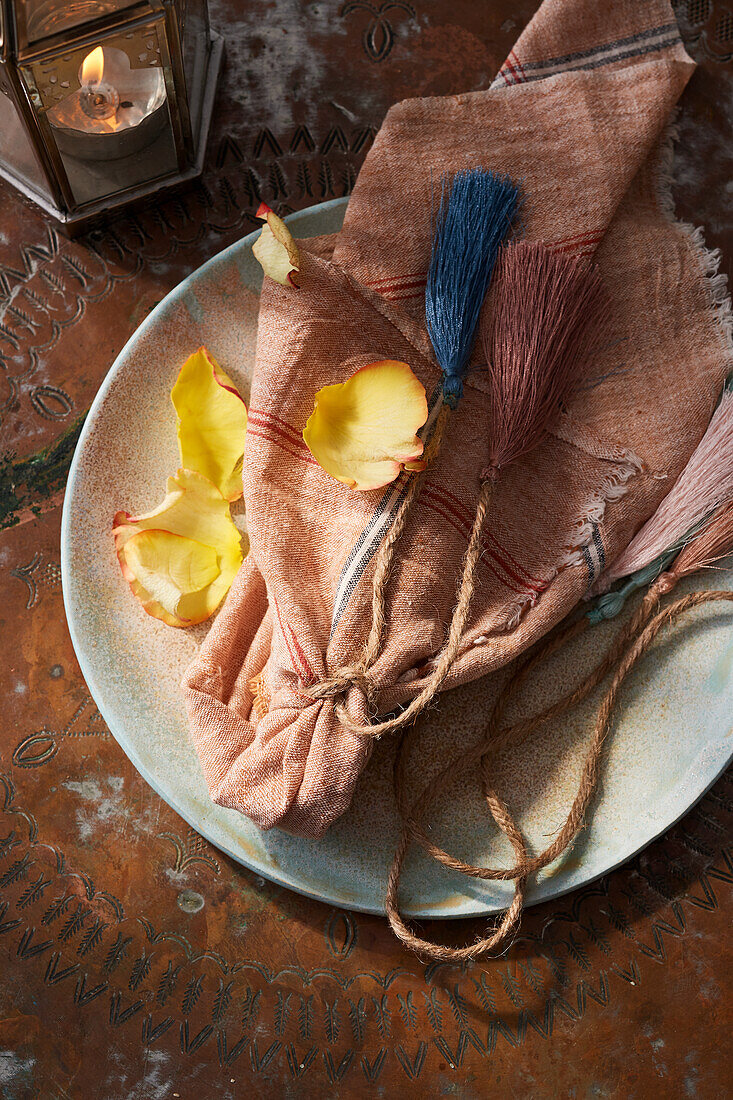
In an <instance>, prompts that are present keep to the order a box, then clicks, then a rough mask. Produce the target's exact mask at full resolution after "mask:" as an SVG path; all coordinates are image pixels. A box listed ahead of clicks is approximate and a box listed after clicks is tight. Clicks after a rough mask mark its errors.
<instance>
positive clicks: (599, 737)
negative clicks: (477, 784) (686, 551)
mask: <svg viewBox="0 0 733 1100" xmlns="http://www.w3.org/2000/svg"><path fill="white" fill-rule="evenodd" d="M660 582H661V583H659V584H658V586H656V588H655V590H653V591H650V592H649V593H648V594H647V597H646V598H645V600H644V601H643V602H642V605H641V606H640V608H639V609H638V610H637V612H636V614H635V615H634V616H633V617H632V619H631V620H630V623H629V625H628V626H627V628H626V629H625V630H623V631H622V632H621V637H620V638H619V639H617V641H616V643H615V644H614V646H613V647H612V651H611V652H613V653H616V654H617V653H618V649H619V647H620V646H621V645H622V644H623V643H625V644H626V648H625V651H624V652H622V654H621V655H620V658H617V660H618V665H617V667H616V671H615V673H614V675H613V679H612V681H611V684H610V686H609V689H608V691H607V693H606V695H605V696H604V698H603V700H602V702H601V705H600V708H599V711H598V714H597V717H596V723H595V727H594V731H593V736H592V739H591V744H590V747H589V750H588V753H587V755H586V758H585V761H584V765H583V770H582V774H581V780H580V784H579V788H578V791H577V794H576V796H575V799H574V800H573V804H572V806H571V809H570V812H569V814H568V816H567V818H566V820H565V823H564V824H563V826H562V828H561V829H560V831H559V832H558V833H557V835H556V836H555V838H554V839H553V840H552V842H551V843H550V844H549V845H548V846H547V847H546V848H545V849H544V851H543V852H541V853H540V854H539V855H536V856H531V857H530V856H529V855H528V854H527V850H526V845H525V843H524V840H523V838H522V836H521V832H520V830H519V829H518V827H517V825H516V823H515V822H514V820H513V818H512V816H511V813H510V811H509V809H508V807H507V806H506V804H505V803H504V801H503V800H502V799H501V797H500V796H499V794H498V793H497V792H496V791H495V790H493V789H492V786H491V778H490V768H489V763H488V759H487V748H488V746H489V744H491V745H492V747H496V745H497V744H499V743H500V739H499V738H498V737H496V738H494V739H493V740H492V738H491V733H492V730H491V729H489V731H488V737H487V738H484V739H482V741H481V742H479V743H478V744H477V745H475V746H473V748H472V749H470V750H469V751H468V753H467V754H465V756H464V757H463V758H462V759H461V761H460V763H461V766H464V765H465V764H466V760H467V759H468V761H469V762H476V761H477V760H479V759H481V760H482V780H483V787H484V797H485V799H486V801H487V804H488V806H489V809H490V812H491V814H492V816H493V817H494V819H495V820H496V822H497V824H498V825H499V827H500V828H501V830H502V832H504V833H505V835H506V836H507V837H508V838H509V840H510V841H511V844H512V848H513V851H514V855H515V860H516V862H515V864H514V866H513V867H509V868H488V867H480V866H474V865H472V864H469V863H466V862H464V861H463V860H460V859H457V858H455V857H453V856H451V855H450V854H449V853H447V852H445V851H444V850H443V849H441V848H438V847H437V846H436V845H434V844H432V842H430V841H429V840H428V838H427V837H426V836H425V834H424V831H423V830H422V828H421V826H420V825H419V817H418V811H417V806H418V804H419V816H422V815H424V813H425V812H426V810H427V809H428V807H429V805H430V803H431V801H432V800H433V798H434V797H435V795H437V793H438V792H439V791H440V790H442V789H444V785H443V784H442V783H441V780H444V779H445V778H446V773H447V771H448V769H444V770H443V771H442V772H441V773H440V775H439V776H438V777H436V779H434V780H433V781H432V782H431V783H430V784H428V786H427V787H426V788H425V790H424V791H423V792H422V794H421V795H420V796H419V798H418V799H416V800H415V801H414V802H413V804H412V809H410V810H408V809H407V803H406V794H405V788H406V778H407V770H408V767H407V762H406V761H407V751H406V750H407V743H408V741H409V738H408V737H405V738H403V741H402V743H401V745H400V747H399V750H398V753H397V759H396V761H395V795H396V800H397V805H398V808H399V810H400V815H401V817H402V821H403V828H402V835H401V837H400V842H399V845H398V848H397V851H396V853H395V856H394V860H393V864H392V869H391V871H390V876H389V880H388V887H387V899H386V911H387V917H388V919H389V922H390V925H391V927H392V929H393V931H394V932H395V934H396V935H397V936H398V938H399V939H400V940H401V941H402V942H403V943H404V944H405V945H406V946H408V947H410V948H411V949H412V950H414V951H417V952H418V953H420V954H423V955H427V956H429V957H430V958H433V959H436V960H439V961H455V962H461V961H466V960H470V959H475V958H478V957H479V956H480V955H483V954H485V953H487V952H489V951H492V950H494V949H496V948H497V947H499V946H500V945H501V944H502V943H503V942H505V940H506V938H507V937H508V936H509V934H510V933H511V931H512V929H513V928H515V927H516V924H517V921H518V920H519V917H520V915H521V909H522V903H523V892H524V884H525V881H526V879H527V876H528V875H530V874H535V873H536V872H537V871H539V870H540V869H541V868H543V867H546V866H547V865H548V864H549V863H552V862H554V860H556V859H557V858H558V857H559V856H560V855H561V854H562V853H563V852H564V851H565V850H566V849H567V848H568V847H569V846H570V844H572V842H573V841H574V839H575V837H576V836H577V834H578V832H579V830H580V829H581V827H582V825H583V822H584V819H585V815H586V812H587V810H588V807H589V805H590V802H591V800H592V798H593V796H594V794H595V792H596V789H597V786H598V780H599V775H600V768H601V763H602V757H603V747H604V742H605V739H606V736H607V734H608V730H609V727H610V724H611V717H612V713H613V708H614V705H615V703H616V700H617V698H618V694H619V691H620V689H621V687H622V685H623V683H624V681H625V680H626V678H627V676H628V675H629V673H630V672H631V670H632V669H633V668H634V666H635V665H636V664H637V662H638V661H639V660H640V659H641V658H642V657H643V655H644V654H645V653H646V652H647V650H648V649H649V647H650V646H651V645H652V643H653V642H654V640H655V638H656V637H657V635H658V634H659V632H660V630H662V629H663V628H664V627H665V626H667V625H668V624H670V623H671V622H673V621H674V620H675V619H676V618H677V617H678V616H680V615H683V614H684V613H685V612H687V611H689V610H691V609H692V608H694V607H699V606H700V605H702V604H706V603H712V602H721V601H727V602H733V592H732V591H713V592H693V593H691V594H690V595H688V596H684V597H683V598H682V599H679V600H677V601H675V602H674V603H671V604H669V605H668V606H666V607H665V608H663V609H662V610H661V611H658V612H657V613H656V614H653V617H652V613H653V609H654V607H655V606H656V605H658V602H659V597H660V595H661V594H663V593H664V592H666V591H668V590H669V587H670V586H671V584H672V583H673V580H671V579H670V577H669V576H667V575H665V576H664V579H662V578H660ZM645 620H649V621H646V624H645V625H644V623H645ZM573 626H574V627H575V632H578V633H579V632H580V629H582V628H580V627H578V624H573ZM633 629H635V630H636V631H637V634H636V636H635V637H632V630H633ZM571 632H572V628H568V629H567V630H565V631H561V632H560V635H559V636H557V637H555V638H554V639H553V640H552V641H551V642H549V643H548V644H547V646H545V647H542V650H541V651H539V653H535V654H533V655H532V656H531V657H530V658H529V659H528V660H527V661H526V662H525V663H524V664H523V666H522V668H521V670H519V672H518V676H519V678H520V679H524V676H525V675H526V674H527V672H528V671H529V667H534V666H535V665H536V663H537V661H538V659H540V658H541V657H542V656H545V657H546V656H548V655H549V652H554V650H555V649H557V648H559V646H560V645H561V644H562V641H561V639H562V638H563V637H564V640H565V641H567V640H568V635H569V634H570V633H571ZM609 656H610V654H609V655H607V657H606V658H604V660H603V661H602V662H601V664H600V665H599V666H598V667H597V668H596V669H594V670H593V673H591V676H590V677H588V678H587V680H586V681H584V683H583V684H582V685H580V687H579V688H577V689H576V690H575V691H574V692H573V693H570V694H569V695H568V696H566V697H564V698H563V700H560V702H561V703H562V704H563V705H564V706H565V709H567V706H568V705H572V704H567V700H568V699H575V701H578V700H579V699H580V698H584V697H585V696H586V695H587V694H588V693H589V689H587V685H588V683H589V682H590V681H592V680H593V679H595V680H596V684H597V683H598V682H599V681H598V679H597V677H598V674H599V669H600V668H602V667H607V666H608V658H609ZM515 679H516V677H513V678H512V680H511V681H510V682H509V684H507V685H505V687H504V689H503V692H502V696H506V698H505V699H504V703H506V701H508V697H509V695H510V694H513V693H514V690H515V687H514V683H515ZM510 685H511V687H510ZM508 689H509V690H508ZM590 690H592V689H590ZM502 696H500V699H501V697H502ZM499 701H500V700H497V703H499ZM554 706H557V704H555V705H554ZM552 709H553V708H547V710H546V711H544V712H542V714H541V715H537V716H535V718H533V719H530V720H528V721H527V722H526V723H524V724H523V725H522V724H518V725H517V726H514V727H510V728H509V729H507V730H504V731H502V738H501V743H503V741H504V740H506V739H507V735H511V734H512V732H513V731H516V730H518V729H524V735H525V736H526V735H527V733H528V731H529V730H530V729H534V728H536V726H537V725H539V724H541V722H544V721H547V718H548V715H549V713H550V712H551V711H552ZM502 713H503V706H497V705H496V704H495V707H494V711H493V712H492V718H491V720H490V726H491V722H493V721H494V720H495V718H496V715H497V714H498V715H501V714H502ZM450 768H451V769H452V770H451V774H455V768H456V763H455V762H454V763H453V764H452V765H451V766H450ZM413 840H418V841H419V843H420V844H421V846H422V847H423V848H424V849H425V850H426V851H427V852H428V853H429V854H430V855H432V856H433V857H434V858H436V859H438V860H439V861H440V862H441V863H442V864H443V865H444V866H446V867H449V868H450V869H451V870H454V871H459V872H461V873H463V874H466V875H469V876H471V877H473V878H477V879H484V880H486V879H494V880H502V881H509V880H514V882H515V894H514V897H513V899H512V902H511V905H510V906H509V908H508V909H507V910H506V912H505V914H504V916H503V919H502V921H501V923H500V924H499V925H498V927H497V928H496V929H494V930H493V931H492V933H491V934H490V935H489V936H487V937H485V938H483V939H480V940H478V941H477V942H475V943H473V944H470V945H468V946H466V947H461V948H454V947H447V946H444V945H441V944H435V943H431V942H430V941H427V940H424V939H421V938H420V937H418V936H416V935H415V934H414V933H413V932H412V931H411V929H410V928H409V927H408V925H407V924H406V923H405V921H404V920H403V918H402V916H401V915H400V913H399V907H398V900H397V899H398V890H399V883H400V877H401V873H402V868H403V864H404V860H405V856H406V854H407V851H408V850H409V847H410V844H411V842H412V841H413Z"/></svg>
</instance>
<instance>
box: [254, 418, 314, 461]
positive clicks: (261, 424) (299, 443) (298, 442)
mask: <svg viewBox="0 0 733 1100" xmlns="http://www.w3.org/2000/svg"><path fill="white" fill-rule="evenodd" d="M250 419H251V420H252V419H253V422H254V424H255V425H256V427H258V428H264V429H265V431H268V432H274V433H275V434H276V435H280V436H282V438H283V439H286V440H287V441H288V443H289V444H290V446H291V447H295V448H297V450H299V451H308V448H307V447H306V445H305V443H304V442H303V440H302V439H293V437H292V436H291V435H289V434H288V433H287V432H286V431H284V430H283V429H282V428H281V427H280V425H279V424H268V422H267V421H266V420H264V419H262V418H260V417H256V418H252V417H250ZM247 427H248V428H249V424H247ZM308 453H309V454H310V452H309V451H308Z"/></svg>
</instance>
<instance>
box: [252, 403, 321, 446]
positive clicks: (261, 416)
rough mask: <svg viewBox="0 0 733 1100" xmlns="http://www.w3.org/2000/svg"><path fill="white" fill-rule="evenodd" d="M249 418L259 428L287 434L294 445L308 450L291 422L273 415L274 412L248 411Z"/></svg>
mask: <svg viewBox="0 0 733 1100" xmlns="http://www.w3.org/2000/svg"><path fill="white" fill-rule="evenodd" d="M249 420H253V421H254V422H255V424H258V425H259V426H260V427H261V428H271V430H272V431H277V432H280V433H281V434H282V435H287V437H288V439H289V440H290V442H291V443H294V444H295V446H296V447H304V448H305V449H306V450H308V448H307V447H306V444H305V442H304V440H303V436H302V435H301V434H300V432H299V431H298V429H297V428H294V427H293V426H292V424H288V422H287V421H286V420H281V419H280V417H279V416H275V414H274V413H260V412H257V413H254V414H252V413H250V415H249ZM270 422H272V423H270Z"/></svg>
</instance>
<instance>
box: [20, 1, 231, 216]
mask: <svg viewBox="0 0 733 1100" xmlns="http://www.w3.org/2000/svg"><path fill="white" fill-rule="evenodd" d="M205 6H206V7H207V5H205ZM22 13H23V6H22V4H17V3H16V2H15V0H0V95H3V94H5V95H8V96H9V98H10V100H11V103H12V104H13V105H14V107H15V109H16V111H17V114H18V116H19V120H20V123H21V126H22V128H23V130H24V132H25V134H26V136H27V137H28V139H29V141H30V144H31V147H32V150H33V153H34V154H35V157H36V159H37V161H38V167H39V168H40V171H41V173H42V176H43V181H44V183H45V185H46V186H47V187H48V191H49V194H48V195H44V194H43V192H42V191H39V190H36V188H34V187H33V185H32V184H31V183H30V182H29V181H28V180H26V179H23V178H22V177H21V176H19V175H18V174H17V173H16V172H14V171H13V169H12V167H11V166H9V165H7V164H6V163H3V161H2V160H1V159H0V177H2V178H3V179H5V180H7V181H8V182H9V183H10V184H12V185H13V187H15V188H16V189H17V190H18V191H20V192H21V194H23V195H24V196H25V197H26V198H28V199H30V200H31V201H32V202H33V203H35V204H36V205H37V206H39V207H41V209H42V210H44V211H45V212H46V213H47V214H49V215H50V216H51V217H52V218H53V219H54V220H55V222H56V223H57V224H58V225H59V227H60V228H61V229H62V230H63V231H64V232H65V233H66V234H67V235H68V236H75V235H76V234H77V233H80V232H83V231H84V230H86V229H87V228H89V226H90V225H92V224H94V223H95V222H98V221H99V220H100V219H101V218H102V217H103V216H104V215H106V214H108V213H110V212H114V211H117V210H120V209H121V208H123V207H128V206H130V205H135V204H141V203H144V201H145V200H146V199H147V198H149V197H150V196H151V195H153V194H159V193H160V192H161V191H166V190H170V189H172V188H175V187H179V186H180V185H181V184H183V183H186V182H188V181H191V180H193V179H196V178H197V177H198V176H200V175H201V173H202V171H203V165H204V157H205V153H206V144H207V140H208V134H209V128H210V124H211V115H212V111H213V105H214V98H215V95H216V85H217V81H218V77H219V72H220V70H221V66H222V61H223V56H224V39H223V37H222V36H221V35H219V34H216V33H215V32H213V31H211V30H210V29H209V30H208V32H207V33H208V49H207V50H206V57H205V62H204V72H203V89H202V93H201V106H200V121H199V125H198V132H197V133H194V129H193V127H192V122H191V116H190V111H189V101H188V95H187V91H186V74H185V71H184V65H183V51H182V42H181V37H180V32H179V24H178V19H177V12H176V0H138V2H135V0H131V2H130V6H129V7H127V8H125V9H123V10H119V11H115V12H112V13H109V14H106V15H101V16H92V17H91V18H90V19H88V20H86V21H85V22H84V23H83V24H79V25H77V26H74V27H72V28H69V29H66V30H62V31H60V32H56V33H54V34H50V35H48V36H47V37H46V38H44V39H42V40H41V41H39V42H35V43H30V42H29V36H28V34H27V33H26V28H25V26H24V23H23V20H22V18H21V19H19V18H18V16H19V14H21V15H22ZM207 15H208V11H207ZM151 22H153V23H159V24H161V27H162V28H163V29H164V33H161V34H158V36H157V37H158V42H159V44H160V54H161V66H160V67H161V70H162V72H163V77H164V81H165V92H166V102H167V105H168V116H169V119H170V134H171V136H172V138H173V143H174V146H175V154H176V170H175V171H167V172H163V173H162V174H160V175H158V176H156V177H151V178H150V179H147V180H145V181H144V182H142V183H132V184H129V185H127V186H126V185H125V184H124V181H121V185H120V189H119V190H118V191H115V192H113V193H110V194H107V195H105V196H104V197H100V198H96V199H93V200H90V201H85V202H79V201H78V200H77V199H76V198H75V197H74V194H73V191H72V187H71V184H70V182H69V177H68V173H67V169H66V167H65V164H64V160H63V157H62V155H61V153H60V151H59V149H58V146H57V144H56V140H55V139H54V136H53V134H52V133H51V127H50V124H49V122H48V119H47V118H46V114H45V110H44V108H43V105H42V102H41V98H40V95H39V93H38V91H37V90H34V88H33V87H30V88H29V86H28V83H29V78H28V73H29V71H30V70H29V66H30V64H33V63H38V62H44V61H47V60H49V61H50V60H53V59H54V58H57V57H59V56H60V55H61V54H68V53H71V52H73V51H74V50H77V49H83V48H85V47H88V48H89V49H90V50H91V49H93V48H94V47H95V46H98V45H104V43H105V39H108V38H109V37H111V36H112V35H119V34H121V33H123V32H130V31H135V30H140V29H141V28H143V27H147V26H150V25H151ZM207 22H208V20H207ZM171 47H173V48H172V49H171ZM21 69H22V70H23V71H24V73H25V74H26V76H25V79H24V77H23V75H21ZM34 101H35V102H34Z"/></svg>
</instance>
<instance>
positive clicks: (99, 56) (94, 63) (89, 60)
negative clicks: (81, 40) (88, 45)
mask: <svg viewBox="0 0 733 1100" xmlns="http://www.w3.org/2000/svg"><path fill="white" fill-rule="evenodd" d="M103 75H104V50H103V49H102V47H101V46H97V47H96V49H93V50H92V52H91V53H88V54H87V56H86V57H85V58H84V60H83V61H82V63H81V79H82V83H83V84H86V85H94V84H99V83H101V80H102V77H103Z"/></svg>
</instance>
